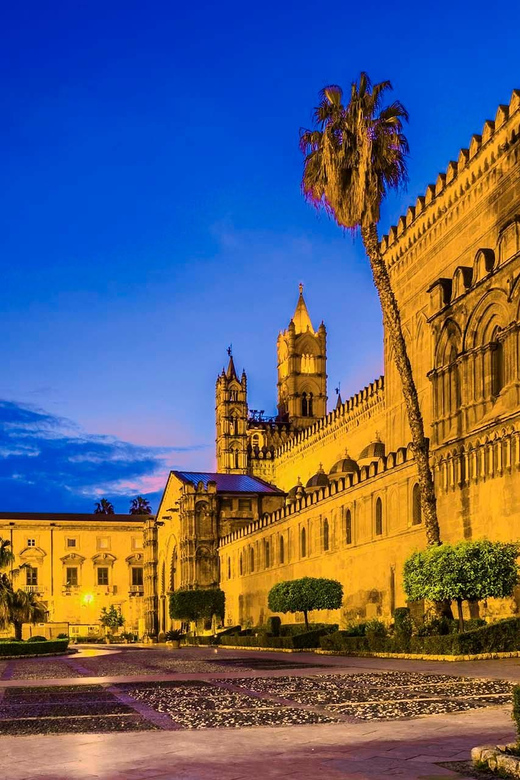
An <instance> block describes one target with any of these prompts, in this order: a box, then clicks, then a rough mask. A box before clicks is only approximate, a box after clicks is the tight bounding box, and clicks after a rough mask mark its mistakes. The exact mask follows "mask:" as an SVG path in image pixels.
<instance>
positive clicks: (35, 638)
mask: <svg viewBox="0 0 520 780" xmlns="http://www.w3.org/2000/svg"><path fill="white" fill-rule="evenodd" d="M46 641H47V637H46V636H30V637H29V639H26V642H46Z"/></svg>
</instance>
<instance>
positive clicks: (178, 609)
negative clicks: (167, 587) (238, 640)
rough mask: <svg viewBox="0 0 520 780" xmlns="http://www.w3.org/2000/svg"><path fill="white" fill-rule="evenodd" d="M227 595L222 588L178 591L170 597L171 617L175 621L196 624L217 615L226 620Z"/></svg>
mask: <svg viewBox="0 0 520 780" xmlns="http://www.w3.org/2000/svg"><path fill="white" fill-rule="evenodd" d="M225 606H226V594H225V593H224V591H223V590H221V589H220V588H205V589H202V588H195V589H194V590H176V591H174V592H173V593H172V594H171V596H170V617H171V618H172V619H173V620H189V621H193V622H194V623H195V624H196V623H197V622H198V621H199V620H202V619H207V620H209V619H210V618H212V617H213V615H216V616H217V617H219V618H220V619H221V620H223V619H224V612H225Z"/></svg>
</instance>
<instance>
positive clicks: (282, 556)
mask: <svg viewBox="0 0 520 780" xmlns="http://www.w3.org/2000/svg"><path fill="white" fill-rule="evenodd" d="M279 557H280V563H284V562H285V540H284V538H283V536H280V545H279Z"/></svg>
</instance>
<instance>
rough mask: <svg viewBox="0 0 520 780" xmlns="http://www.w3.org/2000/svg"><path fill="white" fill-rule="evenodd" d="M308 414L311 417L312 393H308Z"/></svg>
mask: <svg viewBox="0 0 520 780" xmlns="http://www.w3.org/2000/svg"><path fill="white" fill-rule="evenodd" d="M307 412H308V416H309V417H312V393H309V403H308V404H307Z"/></svg>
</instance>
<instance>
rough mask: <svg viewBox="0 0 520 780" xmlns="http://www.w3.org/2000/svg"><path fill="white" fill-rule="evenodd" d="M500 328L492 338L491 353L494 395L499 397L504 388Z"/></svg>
mask: <svg viewBox="0 0 520 780" xmlns="http://www.w3.org/2000/svg"><path fill="white" fill-rule="evenodd" d="M499 336H500V328H496V329H495V331H494V333H493V338H492V344H491V348H492V352H491V377H492V390H491V392H492V394H493V395H494V396H497V395H499V394H500V391H501V390H502V388H503V387H504V384H505V382H504V347H503V344H502V341H501V340H500V339H499Z"/></svg>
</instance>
